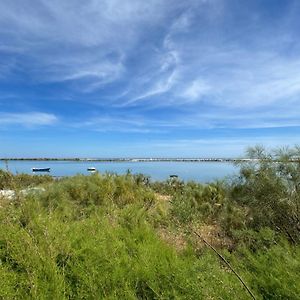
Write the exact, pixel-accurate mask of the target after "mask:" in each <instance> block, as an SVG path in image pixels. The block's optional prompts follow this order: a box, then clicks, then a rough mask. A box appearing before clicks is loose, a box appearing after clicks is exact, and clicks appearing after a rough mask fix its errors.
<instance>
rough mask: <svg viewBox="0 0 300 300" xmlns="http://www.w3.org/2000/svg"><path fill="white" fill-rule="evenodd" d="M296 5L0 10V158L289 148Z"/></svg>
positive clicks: (91, 1)
mask: <svg viewBox="0 0 300 300" xmlns="http://www.w3.org/2000/svg"><path fill="white" fill-rule="evenodd" d="M299 15H300V2H299V1H288V0H281V1H279V0H257V1H256V0H251V1H248V0H185V1H175V0H173V1H171V0H148V1H141V0H102V1H100V0H86V1H82V0H69V1H68V0H51V1H48V0H10V1H1V2H0V145H1V146H0V156H2V157H3V156H5V157H33V156H46V157H67V156H69V157H70V156H71V157H119V156H121V157H136V156H142V157H149V156H156V157H160V156H169V157H174V156H180V157H199V156H200V157H207V156H212V157H222V156H224V157H225V156H227V157H228V156H241V155H242V154H243V151H244V150H245V148H246V147H247V146H251V145H255V144H263V145H266V146H267V147H275V146H282V145H291V146H292V145H295V144H300V18H299Z"/></svg>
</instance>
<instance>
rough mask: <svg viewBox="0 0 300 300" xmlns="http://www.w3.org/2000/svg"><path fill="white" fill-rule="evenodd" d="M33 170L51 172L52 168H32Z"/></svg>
mask: <svg viewBox="0 0 300 300" xmlns="http://www.w3.org/2000/svg"><path fill="white" fill-rule="evenodd" d="M31 170H32V172H50V168H31Z"/></svg>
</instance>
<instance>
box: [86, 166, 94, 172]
mask: <svg viewBox="0 0 300 300" xmlns="http://www.w3.org/2000/svg"><path fill="white" fill-rule="evenodd" d="M87 170H88V171H89V172H95V171H96V168H94V167H88V168H87Z"/></svg>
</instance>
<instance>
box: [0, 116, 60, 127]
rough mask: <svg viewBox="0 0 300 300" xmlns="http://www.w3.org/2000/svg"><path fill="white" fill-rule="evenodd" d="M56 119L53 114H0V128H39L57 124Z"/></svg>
mask: <svg viewBox="0 0 300 300" xmlns="http://www.w3.org/2000/svg"><path fill="white" fill-rule="evenodd" d="M57 121H58V118H57V117H56V116H55V115H53V114H48V113H43V112H28V113H5V112H0V126H11V125H13V126H14V125H17V126H23V127H30V128H32V127H40V126H49V125H54V124H55V123H57Z"/></svg>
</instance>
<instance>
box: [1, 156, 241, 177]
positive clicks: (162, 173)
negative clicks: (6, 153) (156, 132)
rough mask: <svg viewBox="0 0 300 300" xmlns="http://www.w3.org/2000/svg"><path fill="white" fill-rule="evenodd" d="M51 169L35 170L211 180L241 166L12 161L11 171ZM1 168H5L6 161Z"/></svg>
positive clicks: (215, 163) (57, 174)
mask: <svg viewBox="0 0 300 300" xmlns="http://www.w3.org/2000/svg"><path fill="white" fill-rule="evenodd" d="M33 167H38V168H43V167H44V168H45V167H47V168H51V172H49V173H48V172H47V173H35V174H49V175H52V176H71V175H75V174H85V175H88V174H89V172H88V171H87V168H88V167H95V168H96V169H97V170H98V171H99V172H100V173H105V172H113V173H117V174H125V173H126V172H127V170H130V171H131V172H132V173H133V174H136V173H143V174H145V175H149V176H150V177H151V179H153V180H165V179H167V178H168V177H169V175H171V174H176V175H178V176H179V178H180V179H182V180H185V181H188V180H194V181H198V182H209V181H213V180H215V179H222V178H224V177H226V176H231V175H234V174H236V173H237V172H238V169H237V168H236V167H235V166H234V165H233V164H232V163H228V162H88V161H80V162H76V161H9V162H8V169H9V171H11V172H12V173H27V174H32V171H31V168H33ZM0 168H1V169H6V164H5V162H3V161H1V162H0Z"/></svg>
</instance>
